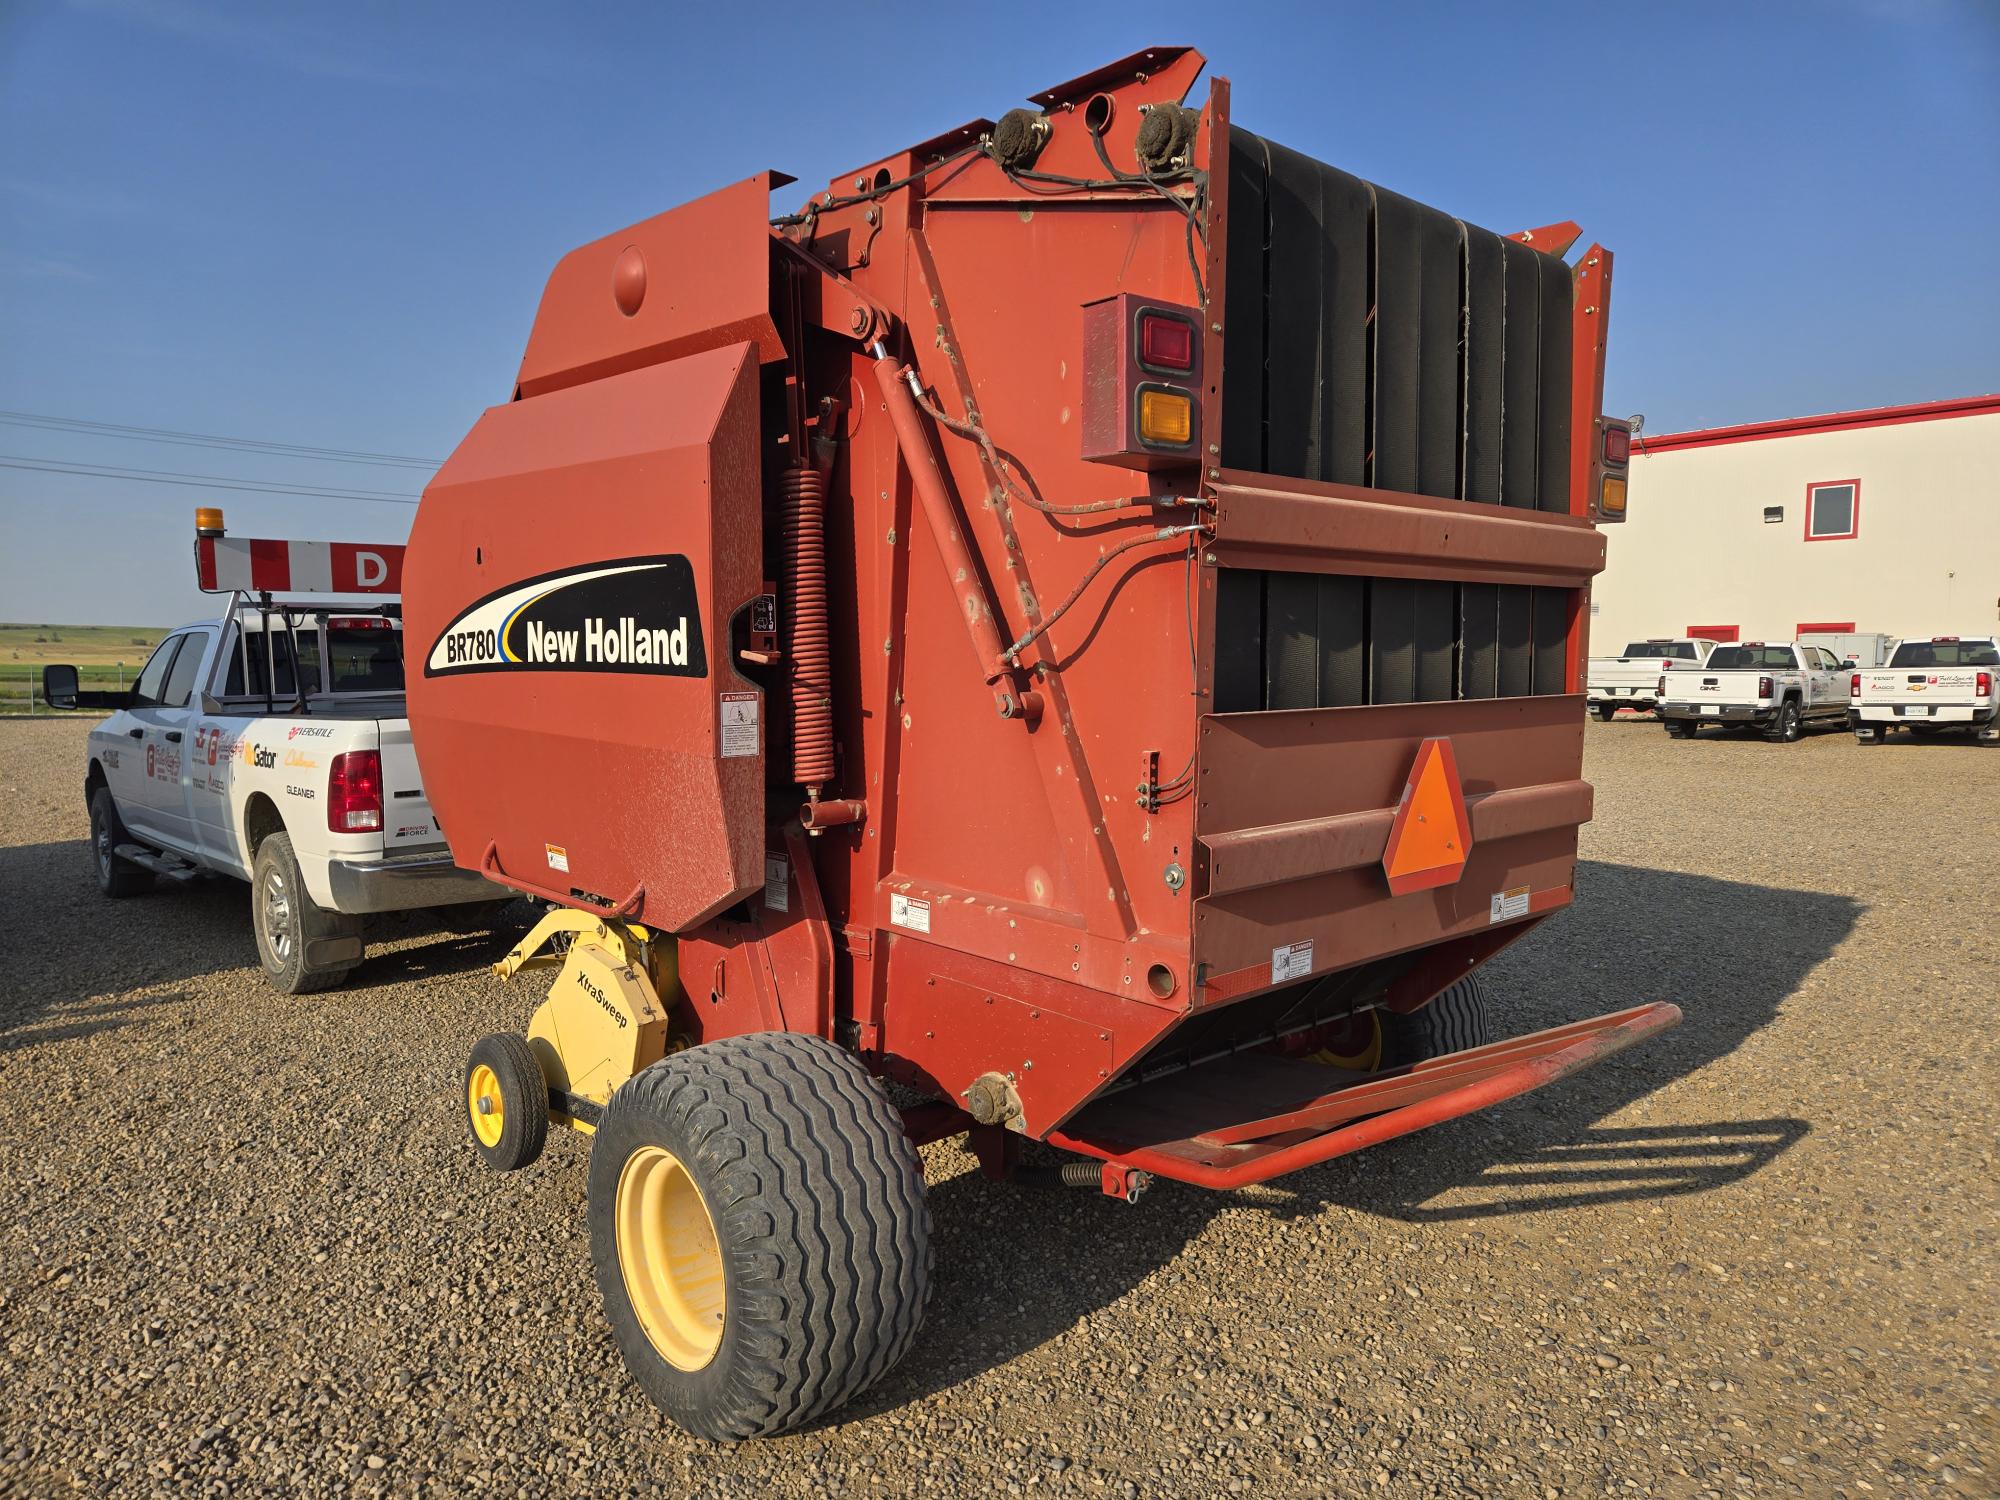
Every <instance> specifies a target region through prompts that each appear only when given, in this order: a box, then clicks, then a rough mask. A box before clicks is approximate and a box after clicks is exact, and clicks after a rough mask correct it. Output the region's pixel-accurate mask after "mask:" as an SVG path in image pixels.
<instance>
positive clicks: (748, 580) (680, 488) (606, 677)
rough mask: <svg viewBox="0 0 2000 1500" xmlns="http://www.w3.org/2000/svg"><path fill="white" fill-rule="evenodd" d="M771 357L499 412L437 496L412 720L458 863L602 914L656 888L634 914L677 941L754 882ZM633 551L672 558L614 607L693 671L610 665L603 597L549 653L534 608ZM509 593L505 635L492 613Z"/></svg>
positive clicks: (666, 366)
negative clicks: (748, 663) (749, 644)
mask: <svg viewBox="0 0 2000 1500" xmlns="http://www.w3.org/2000/svg"><path fill="white" fill-rule="evenodd" d="M757 368H758V366H757V360H756V355H755V349H754V347H753V346H751V345H748V344H737V345H735V346H733V347H730V348H724V349H717V350H712V351H709V352H706V353H702V354H696V355H691V356H688V357H686V358H684V359H680V360H675V361H671V362H668V363H663V364H655V365H649V366H646V367H644V368H641V369H637V370H632V371H628V372H627V373H625V374H622V375H615V376H610V377H607V378H605V379H601V380H595V381H592V382H590V383H589V384H587V385H584V386H579V387H573V388H566V389H560V390H556V391H552V392H550V393H548V394H546V395H542V396H537V397H533V398H530V399H527V400H522V401H516V402H513V403H511V404H509V405H506V406H498V407H494V408H492V409H491V410H489V411H488V412H487V413H486V414H485V415H484V416H483V417H481V418H480V421H479V424H478V425H477V426H476V427H475V428H474V429H473V431H472V434H471V435H470V436H469V437H468V438H467V439H466V440H465V442H464V443H462V444H461V445H460V446H459V448H458V450H457V452H456V453H454V454H453V455H452V457H451V459H450V460H449V461H448V462H447V463H446V464H445V466H444V468H442V469H441V470H440V471H439V472H438V475H437V477H436V478H435V479H434V480H433V481H432V482H431V484H430V486H429V487H428V488H427V490H426V491H425V498H424V503H423V506H422V508H421V509H420V510H419V511H418V514H417V521H416V525H415V527H414V528H413V530H412V534H411V542H410V551H409V555H408V560H407V563H406V569H405V575H406V585H405V586H406V591H407V607H408V618H407V630H408V633H409V636H410V639H411V642H412V654H413V656H414V655H416V654H417V653H419V652H421V653H424V655H425V666H424V669H423V670H421V671H418V670H412V672H411V674H410V683H409V696H410V708H411V713H410V718H411V724H412V731H413V733H414V735H415V737H416V744H417V753H418V756H419V758H420V759H421V760H422V762H423V764H424V765H425V766H426V767H427V768H434V769H431V770H429V771H428V773H427V775H426V784H427V786H428V787H429V788H430V791H431V797H432V802H433V804H434V806H435V808H436V810H437V814H438V819H439V823H440V825H441V827H442V828H443V830H444V833H445V836H446V838H447V839H448V840H449V841H450V843H451V846H452V855H453V858H454V859H455V860H456V861H457V862H458V863H459V864H461V865H463V866H465V867H467V868H470V869H483V870H485V871H487V873H489V874H491V875H493V876H494V877H495V878H497V879H502V880H506V881H507V882H508V883H510V884H515V885H518V886H521V887H523V888H527V889H532V890H535V891H538V892H542V893H547V894H551V895H553V896H554V897H555V898H556V899H559V900H565V901H568V902H570V904H573V905H578V906H583V907H586V908H589V907H593V906H595V907H598V908H599V909H602V908H604V907H605V906H608V905H609V906H615V905H618V904H622V903H624V902H625V901H626V900H627V898H628V897H630V896H631V895H632V894H633V893H634V892H635V891H640V890H643V896H642V898H641V900H640V902H639V903H638V905H637V907H636V909H634V910H631V911H629V912H627V913H626V914H627V915H630V916H633V917H635V918H637V919H639V920H643V921H645V922H648V923H650V924H652V925H654V926H657V927H661V928H665V929H669V930H678V929H681V928H684V927H687V926H689V925H691V924H693V923H695V922H697V921H700V920H701V919H702V918H703V917H705V916H707V915H710V914H712V913H714V912H716V911H719V910H721V909H723V908H725V907H727V906H729V905H730V904H731V903H733V902H735V901H738V900H741V899H742V898H743V897H745V896H747V895H749V894H751V893H752V892H754V891H756V890H758V889H760V888H761V887H762V885H763V879H764V862H763V854H764V754H763V746H764V738H763V735H762V733H761V730H762V728H763V726H764V725H765V724H766V723H767V722H768V721H767V716H766V714H765V712H764V703H763V695H762V693H761V692H759V690H758V689H757V687H756V684H754V683H752V682H749V681H748V680H746V679H744V678H742V677H741V676H739V675H738V674H737V672H736V670H735V668H734V665H733V661H732V657H733V651H732V648H731V640H730V637H731V623H730V622H731V617H732V615H733V614H734V613H735V612H736V611H737V610H739V609H741V608H742V607H744V606H745V605H747V604H748V602H749V601H750V600H751V599H752V598H753V597H754V596H755V595H756V594H757V593H758V592H759V591H760V589H761V588H762V580H763V559H762V536H763V526H762V514H763V511H762V505H763V501H762V495H761V492H760V491H761V485H760V479H759V473H760V467H761V464H760V458H759V450H758V435H757V421H758V410H757V378H756V377H757ZM626 559H641V560H645V566H646V567H647V568H648V569H652V568H654V564H653V563H652V562H651V560H654V559H666V560H667V561H668V563H669V564H671V566H668V565H665V564H662V565H659V566H658V567H657V569H656V570H653V571H640V572H638V574H637V577H638V579H639V580H640V581H639V582H637V583H635V584H633V585H632V586H631V589H630V590H629V591H628V592H627V593H626V594H625V595H622V596H621V597H622V598H623V599H624V601H625V604H627V605H629V606H630V609H631V611H632V612H634V613H635V615H636V625H637V626H640V627H644V626H650V625H655V624H659V625H663V626H665V627H667V628H668V638H669V639H668V645H669V646H670V647H685V648H686V658H687V659H686V660H684V661H678V662H668V663H664V664H662V663H650V664H649V663H647V662H642V661H637V660H633V659H630V658H629V657H628V658H627V659H624V660H616V659H610V660H607V659H606V658H607V656H608V655H611V654H612V653H617V654H618V655H624V652H625V647H624V642H623V639H621V637H622V635H623V631H624V625H623V623H622V622H623V620H624V619H625V615H623V614H621V613H620V612H619V609H618V608H600V607H599V606H598V605H597V604H595V603H593V602H591V600H589V599H586V600H584V602H583V603H582V604H581V605H580V607H579V609H578V610H576V611H573V612H571V613H570V614H568V615H567V616H564V617H562V618H560V619H556V620H555V621H554V624H555V625H556V626H559V627H561V628H562V630H564V631H565V632H566V633H567V639H566V641H565V642H564V647H566V654H565V650H564V648H563V647H559V648H557V649H556V652H555V658H556V659H554V660H550V659H546V658H545V657H544V656H542V654H541V653H540V651H539V650H538V648H539V647H541V646H543V644H544V643H543V640H542V638H541V637H540V635H539V631H538V627H537V619H536V616H537V612H538V609H543V608H546V607H547V606H546V604H545V603H544V604H536V603H531V602H528V601H529V600H531V599H540V600H547V599H550V598H554V597H556V596H555V595H554V594H550V593H546V592H544V590H558V589H561V588H563V587H565V586H567V581H568V580H572V579H574V578H576V577H578V576H581V575H583V574H587V573H589V572H592V571H594V570H597V569H601V568H603V567H604V566H606V565H607V564H617V563H619V562H620V560H626ZM536 580H543V581H544V582H543V583H541V584H537V583H536V582H535V581H536ZM669 589H673V590H681V591H682V592H678V593H673V594H669V593H667V592H664V591H666V590H669ZM516 593H521V594H523V603H522V606H521V608H520V609H519V610H518V611H515V612H514V615H517V616H518V619H516V618H513V617H512V616H509V617H507V618H506V619H503V620H498V621H495V622H493V624H494V626H496V627H497V636H498V640H497V641H496V640H495V638H494V633H493V632H490V631H488V630H487V629H486V622H485V621H484V619H483V616H482V615H481V614H480V601H485V600H492V599H501V600H504V599H507V598H509V597H511V596H512V595H514V594H516ZM621 607H623V606H621ZM662 609H664V610H668V611H683V610H684V611H685V614H684V615H682V614H678V613H674V614H671V615H670V616H669V617H668V618H666V619H664V620H663V619H661V618H660V616H659V615H658V613H657V611H659V610H662ZM649 610H651V611H653V613H648V611H649ZM676 622H682V623H683V624H684V628H685V631H686V634H685V637H684V638H682V639H679V640H676V639H675V638H674V636H673V630H672V628H671V627H672V626H674V624H675V623H676ZM593 629H594V630H595V631H596V634H595V636H593V635H592V634H590V632H591V631H592V630H593ZM531 632H534V634H533V636H532V638H531ZM455 636H456V637H460V638H461V640H460V643H459V644H460V647H461V649H460V651H459V656H460V658H461V660H460V661H459V662H457V663H454V662H453V660H452V654H453V652H452V648H451V638H452V637H455ZM475 636H478V637H480V638H479V639H474V638H473V637H475ZM634 643H635V645H636V637H634ZM649 644H650V641H649ZM499 646H504V647H505V649H504V650H501V649H497V648H498V647H499ZM413 668H414V663H413ZM725 694H727V695H730V704H731V709H730V711H731V714H732V718H733V720H734V721H735V727H732V728H731V729H730V730H728V731H727V732H725V728H724V725H723V708H724V704H723V698H724V695H725ZM746 717H747V718H749V719H752V720H754V722H755V726H756V727H755V728H753V729H751V730H750V731H749V736H748V737H747V738H746V735H745V732H744V730H743V728H742V727H741V724H742V720H743V719H744V718H746ZM593 898H595V899H593Z"/></svg>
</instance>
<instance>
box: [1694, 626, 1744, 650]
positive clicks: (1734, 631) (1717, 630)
mask: <svg viewBox="0 0 2000 1500" xmlns="http://www.w3.org/2000/svg"><path fill="white" fill-rule="evenodd" d="M1681 634H1682V635H1685V636H1692V637H1693V638H1694V639H1696V640H1701V641H1714V642H1715V643H1716V644H1717V645H1718V646H1733V645H1735V644H1736V642H1737V641H1739V640H1741V639H1742V638H1743V627H1742V626H1740V625H1690V626H1688V628H1687V629H1686V630H1683V631H1682V632H1681Z"/></svg>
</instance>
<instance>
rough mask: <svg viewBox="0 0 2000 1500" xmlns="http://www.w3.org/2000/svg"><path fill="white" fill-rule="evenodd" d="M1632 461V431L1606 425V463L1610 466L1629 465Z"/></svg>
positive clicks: (1627, 428)
mask: <svg viewBox="0 0 2000 1500" xmlns="http://www.w3.org/2000/svg"><path fill="white" fill-rule="evenodd" d="M1631 459H1632V429H1631V428H1629V427H1619V426H1614V425H1612V424H1610V423H1606V424H1605V428H1604V461H1605V462H1606V463H1608V464H1623V463H1629V462H1631Z"/></svg>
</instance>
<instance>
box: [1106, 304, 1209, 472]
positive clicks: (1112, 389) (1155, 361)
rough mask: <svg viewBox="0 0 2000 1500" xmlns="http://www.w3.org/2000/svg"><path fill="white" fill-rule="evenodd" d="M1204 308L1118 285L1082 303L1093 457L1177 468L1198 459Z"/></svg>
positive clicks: (1131, 465)
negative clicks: (1119, 289) (1108, 294)
mask: <svg viewBox="0 0 2000 1500" xmlns="http://www.w3.org/2000/svg"><path fill="white" fill-rule="evenodd" d="M1202 333H1203V324H1202V321H1201V317H1200V313H1199V310H1198V309H1196V308H1192V307H1185V306H1182V305H1181V304H1179V303H1174V302H1162V301H1160V300H1159V299H1158V298H1156V297H1145V296H1141V295H1140V294H1138V293H1136V292H1120V293H1119V294H1118V295H1116V296H1114V297H1103V298H1100V299H1098V300H1097V301H1095V302H1087V303H1085V304H1084V307H1083V351H1082V352H1083V360H1082V364H1083V369H1082V376H1083V382H1082V384H1083V403H1082V417H1083V420H1082V421H1081V422H1080V423H1079V424H1078V426H1079V429H1080V430H1079V432H1078V440H1079V442H1078V446H1079V447H1080V449H1081V454H1082V457H1083V458H1085V459H1087V460H1089V461H1090V462H1091V463H1101V464H1112V465H1115V466H1117V467H1119V468H1125V469H1171V468H1174V467H1177V466H1180V465H1193V464H1195V463H1197V462H1198V461H1199V454H1200V448H1201V397H1200V394H1199V393H1200V391H1201V389H1202V384H1201V381H1202V368H1201V367H1202V360H1203V349H1202V344H1203V337H1202Z"/></svg>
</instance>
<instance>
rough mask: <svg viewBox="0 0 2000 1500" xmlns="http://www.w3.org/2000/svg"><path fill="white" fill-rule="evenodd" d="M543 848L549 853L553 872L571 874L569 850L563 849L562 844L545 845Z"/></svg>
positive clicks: (550, 866)
mask: <svg viewBox="0 0 2000 1500" xmlns="http://www.w3.org/2000/svg"><path fill="white" fill-rule="evenodd" d="M542 848H543V849H545V850H547V851H548V856H549V868H550V869H551V870H561V871H562V872H563V874H565V875H567V874H569V850H567V849H565V848H563V846H562V845H561V844H544V845H542Z"/></svg>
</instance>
